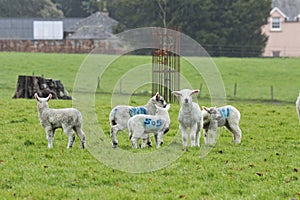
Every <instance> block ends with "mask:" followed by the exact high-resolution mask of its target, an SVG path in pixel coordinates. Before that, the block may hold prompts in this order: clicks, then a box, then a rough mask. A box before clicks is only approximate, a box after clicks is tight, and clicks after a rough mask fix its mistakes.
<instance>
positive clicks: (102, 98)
mask: <svg viewBox="0 0 300 200" xmlns="http://www.w3.org/2000/svg"><path fill="white" fill-rule="evenodd" d="M85 57H86V55H83V54H30V53H6V52H1V53H0V59H1V61H2V62H1V73H0V112H1V114H0V126H1V129H0V135H1V139H0V194H1V199H300V175H299V173H300V172H299V170H300V152H299V149H300V136H299V129H300V125H299V121H298V119H297V114H296V111H295V103H294V102H295V100H296V97H297V95H298V92H299V81H298V77H299V75H300V69H299V63H300V59H299V58H282V59H280V58H275V59H271V58H265V59H259V58H214V59H213V60H214V62H215V63H216V65H217V66H218V68H219V70H220V73H221V75H222V78H223V81H224V85H225V91H226V94H227V97H228V103H229V104H232V105H234V106H235V107H236V108H238V109H239V110H240V112H241V124H240V127H241V129H242V131H243V138H242V142H241V144H239V145H234V144H233V143H232V136H231V134H230V133H229V132H228V131H226V130H224V129H222V131H221V134H220V137H219V140H218V142H217V144H216V145H215V146H214V148H213V149H212V150H211V151H210V153H209V154H208V155H207V156H205V157H203V158H200V157H199V156H200V149H199V148H189V151H188V152H185V153H184V154H183V155H182V156H180V157H179V158H178V159H176V160H175V161H174V162H172V163H171V164H170V165H168V166H166V167H165V168H162V169H160V170H154V171H152V172H147V173H127V172H123V171H119V170H116V169H113V168H111V167H109V166H106V165H104V164H103V163H101V162H99V161H98V160H97V159H96V158H95V157H94V156H92V155H91V154H90V153H89V151H88V150H82V149H80V145H79V139H78V138H77V137H76V140H75V143H74V146H73V148H72V149H67V148H66V146H67V137H66V135H65V134H64V133H61V130H60V129H59V130H57V131H56V136H55V139H54V143H53V145H54V148H53V149H47V141H46V137H45V133H44V129H43V128H42V127H41V126H40V124H39V121H38V117H37V106H36V100H34V99H32V100H28V99H12V96H13V94H14V92H15V87H16V84H17V76H18V75H32V74H33V73H34V74H35V75H41V74H43V75H44V76H45V77H47V78H53V79H59V80H61V81H62V83H63V84H64V86H65V87H66V88H67V89H68V91H69V92H71V94H72V88H73V84H74V81H75V80H76V74H77V71H78V69H79V68H80V66H81V64H82V62H83V61H84V59H85ZM107 57H109V56H108V55H106V56H104V55H103V59H106V58H107ZM99 62H101V60H99ZM145 62H151V58H150V57H146V56H126V57H124V58H120V59H118V60H116V61H114V62H113V63H111V67H109V68H108V69H107V70H106V71H105V76H103V78H102V79H101V81H100V88H98V89H97V93H96V94H95V111H96V115H97V120H98V122H99V126H101V127H102V129H103V131H104V133H105V135H106V137H107V138H106V139H107V141H108V142H110V139H109V122H108V115H109V112H110V110H111V92H112V90H113V88H114V86H115V85H116V82H117V81H118V80H119V78H120V77H121V76H122V75H123V74H124V73H126V72H127V71H128V70H130V69H131V68H132V67H134V66H138V65H142V64H144V63H145ZM182 65H184V66H186V67H182V74H184V76H186V77H189V80H190V81H191V84H192V86H193V87H194V88H195V89H196V88H199V87H200V85H201V84H203V91H202V93H201V96H200V97H198V99H195V100H197V101H198V103H199V104H200V106H201V105H206V106H210V99H209V93H208V91H207V88H206V86H205V83H204V82H203V80H202V79H201V77H199V75H198V74H196V73H195V70H194V69H193V68H192V67H190V66H189V65H188V63H187V62H185V61H182ZM96 83H97V82H95V84H96ZM234 83H237V85H238V88H237V94H236V96H234V95H233V86H234ZM271 85H272V86H273V87H274V98H275V100H276V101H270V86H271ZM125 89H126V86H124V91H125ZM147 90H149V86H147V85H146V86H143V87H141V88H137V90H136V92H137V93H143V91H147ZM125 92H126V91H125ZM149 98H150V95H149V94H147V93H146V95H137V96H132V97H131V98H130V104H131V105H136V106H137V105H144V104H145V103H146V102H147V101H148V99H149ZM49 106H50V107H53V108H63V107H71V106H72V101H66V100H51V101H50V102H49ZM178 110H179V105H178V104H177V103H174V104H172V105H171V109H170V111H169V113H170V117H171V129H170V131H169V132H168V133H167V135H166V136H165V137H164V145H163V147H162V148H165V146H168V144H170V143H171V142H172V141H173V140H176V141H178V148H180V145H181V142H180V135H179V136H178V134H177V131H178V121H177V116H178ZM83 128H84V127H83ZM86 134H87V135H88V133H87V132H86ZM174 138H175V139H174ZM152 141H153V138H152ZM89 142H91V141H88V137H87V143H89ZM119 144H120V145H119V148H120V149H124V150H125V151H128V152H131V153H135V154H142V153H145V155H146V153H150V152H155V151H156V149H155V148H146V149H137V150H135V149H132V148H131V144H130V141H129V140H128V134H127V132H122V133H120V134H119ZM201 145H203V137H201ZM109 148H111V147H109ZM109 156H111V157H113V156H114V155H113V154H111V155H109ZM145 159H147V157H145ZM132 167H133V168H134V167H135V166H132Z"/></svg>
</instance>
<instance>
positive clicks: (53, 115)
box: [34, 93, 85, 149]
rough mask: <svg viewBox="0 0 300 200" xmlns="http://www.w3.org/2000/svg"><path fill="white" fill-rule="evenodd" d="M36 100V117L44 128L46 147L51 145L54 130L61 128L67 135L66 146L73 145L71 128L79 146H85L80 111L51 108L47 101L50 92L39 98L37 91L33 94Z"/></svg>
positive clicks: (49, 97) (73, 137) (50, 95)
mask: <svg viewBox="0 0 300 200" xmlns="http://www.w3.org/2000/svg"><path fill="white" fill-rule="evenodd" d="M34 97H35V98H36V100H37V102H38V103H37V106H38V117H39V120H40V124H41V125H42V126H43V127H44V128H45V131H46V137H47V140H48V148H52V147H53V138H54V134H55V130H56V129H57V128H62V129H63V131H64V132H65V133H66V135H67V136H68V145H67V148H71V147H72V146H73V143H74V140H75V135H74V133H73V131H72V130H74V131H75V132H76V134H77V135H78V137H79V138H80V141H81V148H83V149H84V148H85V134H84V132H83V131H82V116H81V113H80V111H78V110H77V109H75V108H64V109H52V108H49V106H48V101H49V100H50V99H51V97H52V94H49V96H48V97H47V98H41V97H39V96H38V94H37V93H35V94H34Z"/></svg>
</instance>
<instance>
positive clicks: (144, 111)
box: [129, 106, 147, 117]
mask: <svg viewBox="0 0 300 200" xmlns="http://www.w3.org/2000/svg"><path fill="white" fill-rule="evenodd" d="M129 114H130V116H131V117H132V116H134V115H138V114H147V109H146V108H145V107H143V106H139V107H133V108H130V109H129Z"/></svg>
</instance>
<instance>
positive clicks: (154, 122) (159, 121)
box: [127, 104, 170, 148]
mask: <svg viewBox="0 0 300 200" xmlns="http://www.w3.org/2000/svg"><path fill="white" fill-rule="evenodd" d="M156 108H157V111H156V114H155V115H145V114H141V115H135V116H133V117H131V118H130V119H129V120H128V123H127V127H128V130H129V139H130V140H131V142H132V146H133V147H134V148H138V139H139V138H142V145H141V148H145V147H146V141H147V140H148V138H149V133H154V138H155V143H156V148H159V147H160V146H161V143H162V141H163V136H164V135H165V134H166V133H167V132H168V131H169V128H170V116H169V113H168V110H169V109H170V104H168V105H167V106H166V107H165V108H161V107H158V106H156Z"/></svg>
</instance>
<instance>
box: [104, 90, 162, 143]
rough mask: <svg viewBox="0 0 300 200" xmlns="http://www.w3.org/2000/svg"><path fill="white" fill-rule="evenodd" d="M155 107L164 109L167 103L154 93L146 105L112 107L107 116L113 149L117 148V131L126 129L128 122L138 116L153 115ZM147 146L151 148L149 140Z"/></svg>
mask: <svg viewBox="0 0 300 200" xmlns="http://www.w3.org/2000/svg"><path fill="white" fill-rule="evenodd" d="M156 105H157V106H159V107H165V106H166V105H167V102H166V101H165V99H164V98H163V97H162V96H161V95H160V94H159V93H156V94H155V95H154V96H153V97H152V98H151V99H149V101H148V103H147V104H146V105H144V106H139V107H132V106H128V105H119V106H116V107H114V108H113V109H112V110H111V112H110V114H109V122H110V127H111V128H110V137H111V141H112V146H113V148H117V147H118V138H117V134H118V132H119V131H124V130H125V129H127V122H128V120H129V119H130V118H131V117H133V116H135V115H138V114H147V115H155V112H156ZM148 145H149V146H152V143H151V140H150V139H149V141H148Z"/></svg>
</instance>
